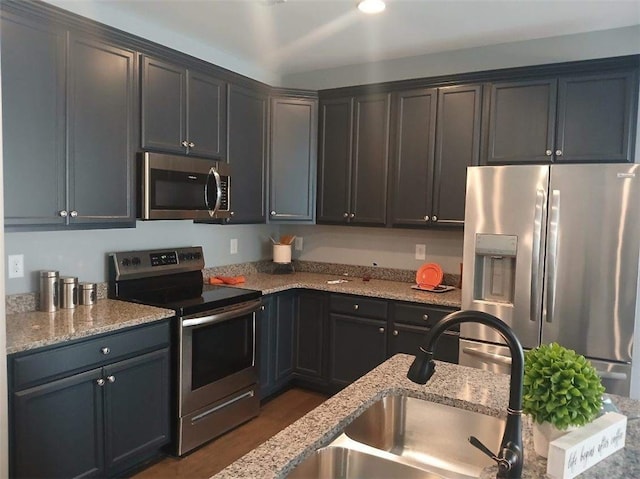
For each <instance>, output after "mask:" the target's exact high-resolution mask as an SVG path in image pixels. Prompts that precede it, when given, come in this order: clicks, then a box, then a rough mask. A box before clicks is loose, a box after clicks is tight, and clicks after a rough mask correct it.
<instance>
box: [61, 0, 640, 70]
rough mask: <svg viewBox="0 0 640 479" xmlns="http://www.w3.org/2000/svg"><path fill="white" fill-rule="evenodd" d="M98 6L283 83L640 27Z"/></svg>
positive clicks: (462, 7)
mask: <svg viewBox="0 0 640 479" xmlns="http://www.w3.org/2000/svg"><path fill="white" fill-rule="evenodd" d="M75 1H79V0H75ZM82 1H85V2H86V1H88V0H82ZM93 1H94V2H96V1H99V2H101V3H103V5H102V6H106V5H108V7H109V8H111V9H114V10H115V11H117V12H119V13H122V14H123V15H127V16H129V17H138V18H140V19H144V21H145V22H150V23H153V24H158V25H160V26H162V27H163V28H165V29H167V30H170V31H173V32H175V33H177V34H180V35H181V36H184V37H186V38H192V39H193V40H195V41H198V42H199V43H202V44H204V45H210V46H212V47H213V48H215V49H216V50H219V51H224V52H226V53H228V54H230V55H232V56H234V57H236V58H238V59H241V60H242V61H244V62H248V63H251V64H254V65H256V66H258V67H260V68H262V69H264V70H267V71H272V72H277V73H278V74H281V75H284V74H290V73H298V72H304V71H312V70H318V69H323V68H330V67H337V66H343V65H350V64H358V63H365V62H370V61H376V60H386V59H390V58H400V57H408V56H414V55H423V54H428V53H435V52H442V51H448V50H457V49H463V48H471V47H478V46H486V45H494V44H499V43H508V42H514V41H520V40H530V39H536V38H545V37H552V36H558V35H568V34H574V33H582V32H589V31H596V30H607V29H612V28H619V27H626V26H631V25H640V0H631V1H629V0H627V1H620V0H598V1H588V0H552V1H545V0H502V1H496V0H475V1H468V0H467V1H463V0H446V1H445V0H387V9H386V10H385V11H384V12H383V13H381V14H379V15H365V14H363V13H361V12H360V11H358V10H357V9H356V1H355V0H286V2H284V3H279V2H282V0H93ZM56 3H58V4H63V3H73V0H72V1H70V2H64V1H58V2H56Z"/></svg>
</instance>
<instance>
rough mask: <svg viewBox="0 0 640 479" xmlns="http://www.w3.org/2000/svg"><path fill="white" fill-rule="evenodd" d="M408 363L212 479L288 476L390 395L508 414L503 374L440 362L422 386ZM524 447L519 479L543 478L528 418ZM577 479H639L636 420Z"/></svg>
mask: <svg viewBox="0 0 640 479" xmlns="http://www.w3.org/2000/svg"><path fill="white" fill-rule="evenodd" d="M412 360H413V357H412V356H409V355H405V354H397V355H395V356H393V357H392V358H390V359H388V360H387V361H385V362H384V363H382V364H381V365H380V366H378V367H377V368H375V369H374V370H373V371H371V372H370V373H368V374H366V375H365V376H363V377H362V378H360V379H359V380H357V381H356V382H354V383H353V384H351V385H350V386H348V387H347V388H345V389H343V390H342V391H341V392H339V393H338V394H336V395H335V396H332V397H331V398H329V399H328V400H327V401H325V402H324V403H322V404H321V405H320V406H318V407H317V408H315V409H314V410H312V411H311V412H309V413H308V414H306V415H305V416H303V417H302V418H301V419H299V420H298V421H296V422H295V423H293V424H291V425H290V426H288V427H287V428H285V429H284V430H282V431H281V432H279V433H278V434H276V435H275V436H273V437H272V438H271V439H269V440H268V441H266V442H265V443H263V444H262V445H260V446H258V447H257V448H256V449H254V450H253V451H251V452H249V453H248V454H246V455H245V456H243V457H242V458H240V459H238V460H237V461H236V462H234V463H233V464H231V465H229V466H228V467H227V468H225V469H224V470H222V471H220V472H219V473H218V474H216V475H214V476H213V478H215V479H232V478H234V479H236V478H249V477H251V478H264V479H268V478H269V479H280V478H283V477H286V476H287V475H288V474H289V473H290V472H291V471H292V470H293V469H294V468H295V466H297V465H298V464H300V463H301V462H302V461H304V459H306V458H307V457H308V456H310V455H311V454H312V453H313V452H314V451H315V450H317V449H318V448H319V447H323V446H325V445H327V444H328V443H329V442H331V440H332V439H333V438H335V437H336V436H337V435H338V434H339V433H340V432H341V431H342V430H343V429H344V427H345V426H347V425H348V424H349V423H350V422H351V421H353V419H355V418H356V417H357V416H358V415H359V414H361V413H362V412H363V411H364V410H365V409H366V408H367V407H369V406H370V405H371V404H373V403H374V402H376V401H377V400H379V399H381V398H383V397H385V396H389V395H396V394H404V395H408V396H411V397H417V398H420V399H425V400H428V401H433V402H437V403H441V404H446V405H449V406H454V407H458V408H462V409H467V410H471V411H475V412H480V413H483V414H488V415H491V416H496V417H504V416H505V415H506V408H507V402H508V396H509V377H508V376H507V375H503V374H495V373H491V372H489V371H482V370H479V369H474V368H468V367H465V366H459V365H455V364H449V363H444V362H439V361H438V362H437V367H436V372H435V374H434V376H433V377H432V378H431V380H430V381H429V383H427V384H426V385H424V386H421V385H418V384H415V383H412V382H411V381H409V380H408V379H407V378H406V372H407V370H408V369H409V365H410V364H411V361H412ZM613 398H614V403H615V404H616V405H617V406H618V408H619V409H620V411H621V413H623V414H626V415H627V416H629V417H635V416H638V415H639V414H640V401H635V400H632V399H629V398H623V397H619V396H613ZM427 433H428V432H427ZM523 443H524V453H525V466H524V470H523V474H522V479H539V478H543V477H547V476H546V459H543V458H540V457H539V456H537V455H536V454H535V452H534V450H533V441H532V437H531V421H530V418H529V417H528V416H524V418H523ZM495 475H496V468H495V467H488V468H486V469H485V470H484V471H483V472H482V474H481V476H480V477H481V479H489V478H494V477H495ZM579 477H580V478H581V479H596V478H601V477H617V478H635V477H640V421H630V422H629V423H628V425H627V445H626V447H625V448H624V449H622V450H621V451H618V452H616V453H614V454H613V455H611V456H610V457H608V458H606V459H605V460H603V461H602V462H600V463H599V464H597V465H595V466H594V467H592V468H591V469H589V470H587V471H585V472H584V473H582V474H581V475H580V476H579ZM213 478H212V479H213Z"/></svg>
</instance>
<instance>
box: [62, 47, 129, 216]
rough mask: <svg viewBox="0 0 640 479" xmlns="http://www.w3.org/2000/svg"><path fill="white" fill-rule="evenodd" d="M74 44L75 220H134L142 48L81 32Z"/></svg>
mask: <svg viewBox="0 0 640 479" xmlns="http://www.w3.org/2000/svg"><path fill="white" fill-rule="evenodd" d="M69 45H70V47H69V76H68V78H69V82H68V87H69V95H68V98H69V114H68V126H69V137H68V138H69V142H68V144H69V152H68V157H69V172H68V175H69V192H68V195H69V203H68V208H69V212H70V215H69V222H70V223H88V222H90V223H113V222H124V221H131V222H133V221H135V205H134V195H133V188H134V184H133V175H134V162H135V151H136V142H137V136H136V134H135V131H136V128H137V126H136V116H135V112H136V108H135V104H136V87H135V85H136V78H137V75H136V72H137V62H136V54H135V53H134V52H132V51H129V50H124V49H121V48H116V47H114V46H112V45H109V44H107V43H102V42H97V41H94V40H90V39H87V38H82V37H76V36H71V38H70V44H69Z"/></svg>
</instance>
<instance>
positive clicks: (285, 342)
mask: <svg viewBox="0 0 640 479" xmlns="http://www.w3.org/2000/svg"><path fill="white" fill-rule="evenodd" d="M263 302H264V304H263V306H264V310H263V311H262V315H261V318H260V322H259V328H258V329H259V334H260V338H259V344H260V352H259V358H260V362H259V370H260V398H261V399H263V398H265V397H268V396H270V395H272V394H274V393H275V392H277V391H279V390H280V389H282V388H283V387H285V386H286V385H287V384H288V383H289V382H290V381H291V377H292V374H293V368H294V348H293V345H294V332H295V315H296V293H295V292H287V293H282V294H278V295H271V296H267V297H265V298H264V299H263Z"/></svg>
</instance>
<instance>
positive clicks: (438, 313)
mask: <svg viewBox="0 0 640 479" xmlns="http://www.w3.org/2000/svg"><path fill="white" fill-rule="evenodd" d="M454 311H456V310H455V309H452V308H445V307H440V306H421V305H417V304H407V303H395V305H394V315H393V321H394V322H396V323H406V324H415V325H416V326H426V327H429V328H430V327H432V326H433V325H434V324H435V323H436V322H438V321H439V320H441V319H442V318H444V317H445V316H446V315H448V314H449V313H453V312H454ZM450 331H460V327H459V326H455V327H453V328H451V329H450Z"/></svg>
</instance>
